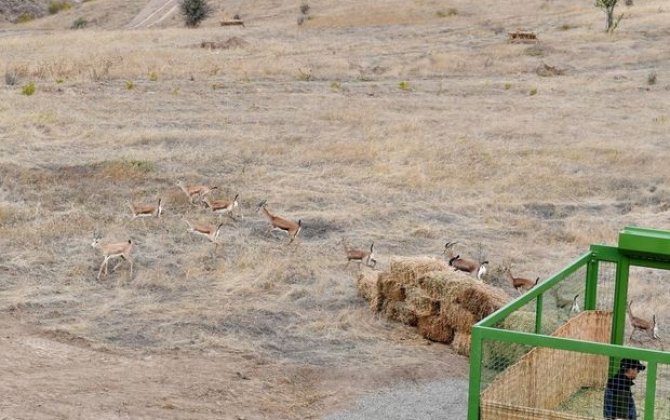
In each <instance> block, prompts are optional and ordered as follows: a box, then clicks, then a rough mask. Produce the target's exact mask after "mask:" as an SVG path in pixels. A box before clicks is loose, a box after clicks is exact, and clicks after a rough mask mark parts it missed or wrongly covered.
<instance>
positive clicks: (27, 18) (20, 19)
mask: <svg viewBox="0 0 670 420" xmlns="http://www.w3.org/2000/svg"><path fill="white" fill-rule="evenodd" d="M33 19H35V16H33V15H31V14H30V13H21V15H20V16H19V17H18V18H16V22H17V23H27V22H30V21H31V20H33Z"/></svg>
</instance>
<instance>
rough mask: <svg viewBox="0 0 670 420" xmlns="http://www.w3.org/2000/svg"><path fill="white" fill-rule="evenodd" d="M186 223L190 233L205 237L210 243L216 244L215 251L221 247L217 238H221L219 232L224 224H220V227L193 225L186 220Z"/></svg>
mask: <svg viewBox="0 0 670 420" xmlns="http://www.w3.org/2000/svg"><path fill="white" fill-rule="evenodd" d="M184 221H185V222H186V224H187V225H188V232H190V233H195V234H196V235H200V236H204V237H205V238H207V239H209V241H210V242H212V243H213V244H214V250H215V251H216V249H217V248H218V247H219V242H218V241H217V238H218V237H219V232H221V227H223V223H219V225H218V226H214V225H205V224H196V225H192V224H191V223H190V222H189V221H188V220H186V219H184Z"/></svg>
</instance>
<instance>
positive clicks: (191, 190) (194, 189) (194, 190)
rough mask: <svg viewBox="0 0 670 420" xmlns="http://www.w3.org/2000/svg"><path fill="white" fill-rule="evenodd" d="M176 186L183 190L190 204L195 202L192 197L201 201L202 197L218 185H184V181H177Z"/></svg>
mask: <svg viewBox="0 0 670 420" xmlns="http://www.w3.org/2000/svg"><path fill="white" fill-rule="evenodd" d="M177 186H178V187H179V188H181V190H182V191H184V194H186V196H187V197H188V199H189V201H190V203H191V204H195V202H194V201H193V200H194V199H196V198H197V199H198V201H202V199H203V197H204V196H206V195H207V194H209V193H211V192H212V191H214V190H216V189H218V188H219V187H210V186H207V185H186V184H185V183H184V181H179V182H177Z"/></svg>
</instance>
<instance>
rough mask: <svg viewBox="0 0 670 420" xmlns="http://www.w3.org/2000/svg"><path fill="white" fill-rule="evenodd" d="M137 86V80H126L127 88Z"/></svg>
mask: <svg viewBox="0 0 670 420" xmlns="http://www.w3.org/2000/svg"><path fill="white" fill-rule="evenodd" d="M134 87H135V82H133V81H132V80H126V89H128V90H131V89H133V88H134Z"/></svg>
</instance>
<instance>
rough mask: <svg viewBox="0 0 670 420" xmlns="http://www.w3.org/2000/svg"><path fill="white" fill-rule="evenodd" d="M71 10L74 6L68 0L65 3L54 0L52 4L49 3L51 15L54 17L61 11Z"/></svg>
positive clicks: (64, 0)
mask: <svg viewBox="0 0 670 420" xmlns="http://www.w3.org/2000/svg"><path fill="white" fill-rule="evenodd" d="M70 8H72V5H71V4H70V2H69V1H67V0H63V1H57V0H52V1H51V3H49V13H50V14H52V15H55V14H56V13H58V12H60V11H61V10H68V9H70Z"/></svg>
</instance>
